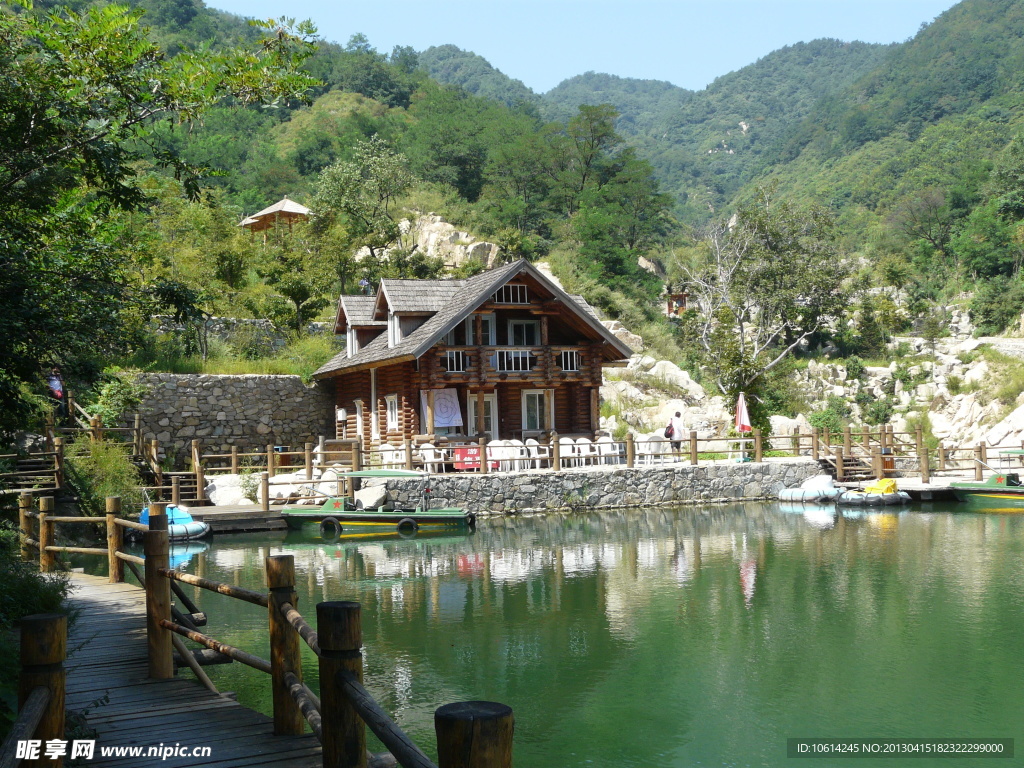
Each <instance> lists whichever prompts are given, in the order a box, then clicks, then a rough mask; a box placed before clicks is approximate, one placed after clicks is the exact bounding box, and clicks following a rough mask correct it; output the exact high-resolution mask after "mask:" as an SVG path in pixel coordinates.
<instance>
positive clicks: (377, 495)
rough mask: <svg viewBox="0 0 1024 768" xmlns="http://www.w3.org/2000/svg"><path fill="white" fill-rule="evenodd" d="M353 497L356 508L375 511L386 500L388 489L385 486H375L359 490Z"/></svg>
mask: <svg viewBox="0 0 1024 768" xmlns="http://www.w3.org/2000/svg"><path fill="white" fill-rule="evenodd" d="M353 495H354V496H355V500H356V506H357V507H359V506H362V508H363V509H376V508H377V507H379V506H380V505H382V504H383V503H384V502H385V501H387V500H388V489H387V486H385V485H375V486H371V487H370V488H360V489H359V490H358V491H356V492H355V493H354V494H353Z"/></svg>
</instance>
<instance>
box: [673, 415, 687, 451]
mask: <svg viewBox="0 0 1024 768" xmlns="http://www.w3.org/2000/svg"><path fill="white" fill-rule="evenodd" d="M669 425H670V426H671V427H672V435H671V436H670V437H669V440H670V441H671V443H672V450H673V451H675V452H676V453H679V451H680V450H682V447H683V435H685V434H686V427H685V426H684V425H683V419H682V414H680V413H679V411H676V415H675V416H673V417H672V420H671V421H670V422H669Z"/></svg>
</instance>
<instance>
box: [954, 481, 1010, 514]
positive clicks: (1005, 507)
mask: <svg viewBox="0 0 1024 768" xmlns="http://www.w3.org/2000/svg"><path fill="white" fill-rule="evenodd" d="M949 485H950V487H951V488H952V489H953V494H954V495H955V496H956V497H957V499H958V500H959V501H963V502H966V503H967V504H969V505H970V507H971V509H972V511H973V510H977V511H979V512H1024V485H1021V482H1020V475H1018V474H1017V473H1015V472H1014V473H1005V474H1004V473H996V474H994V475H992V476H991V477H990V478H989V479H988V480H986V481H985V482H983V483H976V482H967V481H963V482H952V483H950V484H949Z"/></svg>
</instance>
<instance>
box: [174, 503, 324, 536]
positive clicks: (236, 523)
mask: <svg viewBox="0 0 1024 768" xmlns="http://www.w3.org/2000/svg"><path fill="white" fill-rule="evenodd" d="M313 508H314V507H310V509H313ZM282 509H284V505H281V506H272V507H271V508H270V511H269V512H264V511H263V509H261V508H260V507H259V506H258V505H255V504H249V505H245V506H241V505H239V506H228V505H225V506H221V507H189V509H188V511H189V514H191V515H192V519H194V520H198V521H199V522H202V523H209V524H210V529H211V530H212V531H213V532H214V533H242V532H246V531H285V530H288V524H287V523H285V521H284V518H283V517H281V510H282Z"/></svg>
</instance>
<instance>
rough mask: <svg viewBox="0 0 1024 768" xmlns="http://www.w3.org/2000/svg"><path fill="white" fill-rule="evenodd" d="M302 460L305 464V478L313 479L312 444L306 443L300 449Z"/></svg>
mask: <svg viewBox="0 0 1024 768" xmlns="http://www.w3.org/2000/svg"><path fill="white" fill-rule="evenodd" d="M302 461H303V463H304V464H305V466H306V480H312V479H313V444H312V443H306V445H305V448H304V449H303V451H302Z"/></svg>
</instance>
